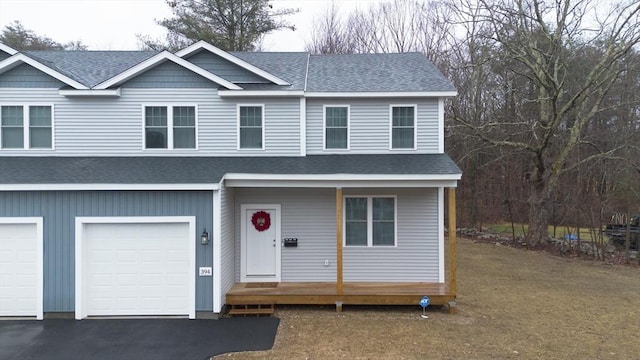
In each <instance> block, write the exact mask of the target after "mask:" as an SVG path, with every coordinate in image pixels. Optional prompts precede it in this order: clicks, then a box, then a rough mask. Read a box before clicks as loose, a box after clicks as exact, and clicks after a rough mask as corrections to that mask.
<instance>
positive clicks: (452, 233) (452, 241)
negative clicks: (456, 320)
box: [447, 188, 457, 295]
mask: <svg viewBox="0 0 640 360" xmlns="http://www.w3.org/2000/svg"><path fill="white" fill-rule="evenodd" d="M448 190H449V191H448V195H449V196H448V198H449V203H448V206H447V207H448V210H449V211H448V212H449V214H448V215H449V216H448V217H449V259H448V261H447V262H448V263H449V281H448V283H449V293H451V294H453V295H456V290H457V289H456V285H457V284H456V189H455V188H449V189H448Z"/></svg>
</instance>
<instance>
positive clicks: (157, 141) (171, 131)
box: [144, 106, 196, 149]
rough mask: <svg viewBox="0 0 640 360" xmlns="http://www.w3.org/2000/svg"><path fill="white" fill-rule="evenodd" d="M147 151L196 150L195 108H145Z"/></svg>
mask: <svg viewBox="0 0 640 360" xmlns="http://www.w3.org/2000/svg"><path fill="white" fill-rule="evenodd" d="M144 137H145V148H146V149H195V148H196V107H195V106H145V108H144Z"/></svg>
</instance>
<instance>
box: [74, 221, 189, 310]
mask: <svg viewBox="0 0 640 360" xmlns="http://www.w3.org/2000/svg"><path fill="white" fill-rule="evenodd" d="M154 223H186V224H188V225H189V236H190V239H189V268H190V269H191V272H190V276H189V285H188V288H189V314H188V315H189V319H195V318H196V274H195V269H196V217H195V216H104V217H81V216H79V217H76V239H75V240H76V244H75V265H76V272H75V274H76V283H75V298H76V299H75V302H76V304H75V307H76V310H75V313H76V314H75V317H76V320H81V319H83V318H86V317H87V313H86V309H85V308H84V307H83V298H82V291H83V286H82V285H83V282H82V274H83V269H82V263H83V259H82V245H83V242H84V225H85V224H154Z"/></svg>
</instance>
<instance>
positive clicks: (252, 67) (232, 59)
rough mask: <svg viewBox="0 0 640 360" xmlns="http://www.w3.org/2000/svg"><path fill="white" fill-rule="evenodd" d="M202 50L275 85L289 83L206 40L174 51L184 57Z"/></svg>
mask: <svg viewBox="0 0 640 360" xmlns="http://www.w3.org/2000/svg"><path fill="white" fill-rule="evenodd" d="M202 50H206V51H209V52H211V53H213V54H215V55H218V56H219V57H221V58H223V59H225V60H227V61H230V62H231V63H233V64H235V65H238V66H240V67H242V68H244V69H246V70H248V71H250V72H252V73H254V74H256V75H258V76H260V77H262V78H264V79H266V80H269V81H271V82H273V83H274V84H276V85H291V84H289V83H288V82H286V81H284V80H282V79H280V78H279V77H277V76H275V75H273V74H270V73H268V72H266V71H264V70H262V69H260V68H258V67H256V66H255V65H252V64H250V63H248V62H246V61H244V60H242V59H240V58H238V57H236V56H234V55H232V54H230V53H228V52H226V51H224V50H221V49H218V48H217V47H215V46H213V45H211V44H209V43H207V42H205V41H203V40H200V41H198V42H197V43H195V44H193V45H191V46H188V47H186V48H184V49H182V50H180V51H178V52H176V55H177V56H179V57H182V58H184V57H188V56H189V55H191V54H194V53H196V52H199V51H202Z"/></svg>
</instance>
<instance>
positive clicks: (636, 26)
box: [456, 0, 640, 244]
mask: <svg viewBox="0 0 640 360" xmlns="http://www.w3.org/2000/svg"><path fill="white" fill-rule="evenodd" d="M480 11H481V15H480V17H478V18H477V19H476V21H480V22H481V23H482V24H485V25H488V26H489V27H490V29H491V32H490V33H488V34H483V36H484V37H485V39H486V40H487V41H491V42H493V43H494V45H493V46H494V48H495V51H494V52H493V56H495V57H496V58H499V59H500V62H501V63H502V64H503V66H504V67H506V68H507V69H508V71H509V73H507V74H505V76H506V78H505V79H504V80H506V82H507V85H506V86H508V87H510V88H511V89H510V93H509V94H505V97H504V98H502V99H501V101H505V108H507V107H509V106H510V107H511V111H510V112H509V111H508V112H504V113H503V115H502V116H494V117H491V118H489V119H486V121H484V122H482V123H481V124H477V123H473V122H470V121H469V120H468V119H466V118H463V117H456V121H458V122H459V123H461V124H463V125H465V126H467V127H469V128H471V129H473V130H474V131H475V132H476V134H477V135H478V136H479V137H481V138H482V139H483V140H484V141H486V142H487V143H489V144H492V145H494V146H497V147H502V148H511V149H516V150H518V151H524V152H526V153H528V154H529V159H530V164H531V165H530V166H531V170H530V172H529V173H527V176H526V180H527V181H528V183H529V185H530V193H529V199H528V201H529V206H530V214H529V225H530V226H529V233H528V240H529V241H530V242H531V243H533V244H537V243H539V242H541V241H544V240H545V239H547V237H548V235H547V227H548V224H549V219H550V210H551V201H552V199H553V196H554V193H555V191H556V190H557V188H558V186H559V181H560V179H561V176H562V174H563V173H565V172H567V171H570V170H572V169H575V168H577V167H579V166H581V165H582V164H584V163H586V162H590V161H593V160H595V159H601V158H604V157H610V156H613V155H614V154H615V153H616V151H617V150H619V149H620V148H621V147H615V148H609V149H601V148H598V146H597V144H593V143H591V142H590V141H589V138H588V136H586V135H587V133H588V130H589V126H590V125H591V124H592V121H593V120H594V119H595V118H596V116H597V115H598V114H600V113H601V112H602V111H603V108H602V103H603V101H604V100H605V99H606V98H607V94H608V93H609V91H610V90H611V89H612V87H613V86H614V85H615V84H616V81H617V80H618V79H619V78H620V76H621V74H622V71H621V68H622V67H621V61H622V59H623V58H624V56H625V55H628V54H630V53H631V52H633V49H634V46H636V45H637V44H638V42H640V4H638V3H631V4H627V5H624V4H620V5H617V6H615V7H614V8H613V9H612V10H611V12H609V13H608V14H607V16H606V18H603V19H600V21H599V22H598V23H597V24H596V25H597V26H595V25H591V24H588V20H589V19H588V18H587V14H590V11H594V2H593V1H591V0H578V1H575V2H573V1H571V0H556V1H554V2H553V3H552V4H551V5H549V3H548V2H545V1H543V0H515V1H512V0H509V1H506V0H498V1H490V0H480ZM594 19H595V17H594ZM587 33H591V36H588V37H587V36H585V35H586V34H587ZM587 51H588V52H591V53H592V54H590V55H592V56H590V57H589V59H597V61H592V62H584V61H582V60H584V59H585V57H584V56H581V55H583V54H584V53H585V52H587ZM596 56H597V57H596ZM576 59H581V62H580V63H576V62H575V60H576ZM576 66H578V67H577V68H576ZM511 104H512V105H511ZM582 147H591V148H592V149H597V151H594V152H592V153H591V154H589V156H586V157H582V158H580V159H579V160H578V161H577V162H570V161H569V160H572V159H574V158H573V155H574V153H575V152H576V151H577V150H578V149H580V148H582Z"/></svg>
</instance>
